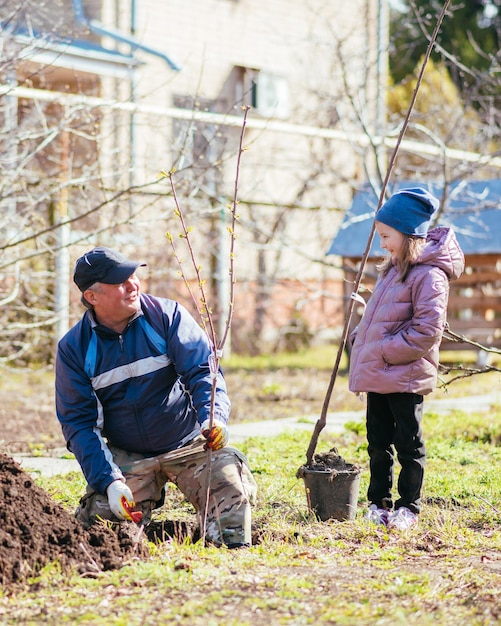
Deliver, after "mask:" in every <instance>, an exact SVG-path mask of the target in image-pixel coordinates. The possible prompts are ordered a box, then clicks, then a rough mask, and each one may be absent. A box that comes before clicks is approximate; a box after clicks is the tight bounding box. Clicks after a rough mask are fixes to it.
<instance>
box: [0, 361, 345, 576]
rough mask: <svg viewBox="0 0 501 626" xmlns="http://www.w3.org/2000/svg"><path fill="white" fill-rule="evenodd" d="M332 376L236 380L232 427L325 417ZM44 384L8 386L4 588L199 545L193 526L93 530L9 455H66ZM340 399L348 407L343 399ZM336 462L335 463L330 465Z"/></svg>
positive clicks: (2, 493) (0, 544)
mask: <svg viewBox="0 0 501 626" xmlns="http://www.w3.org/2000/svg"><path fill="white" fill-rule="evenodd" d="M27 376H28V377H29V376H30V375H29V374H27ZM328 376H329V374H328V373H325V372H318V371H312V372H302V373H298V372H296V371H290V370H280V371H275V372H263V373H261V372H255V373H247V372H234V373H229V374H228V375H227V382H228V388H229V391H230V395H231V397H232V404H233V409H232V421H233V422H238V421H243V420H245V421H255V420H263V419H275V418H282V417H290V416H293V415H308V414H319V413H320V409H321V405H322V401H323V396H324V393H325V389H326V388H327V383H328ZM44 380H46V379H43V380H40V379H38V378H36V377H33V378H30V379H29V380H28V379H27V380H25V381H24V382H23V381H20V382H19V388H17V389H11V388H9V389H6V388H5V387H3V386H1V387H0V443H1V444H2V445H3V451H4V452H3V453H0V583H2V584H3V585H4V586H9V585H14V584H19V583H22V582H24V581H27V579H28V578H31V577H34V576H36V575H37V573H38V572H40V570H41V569H42V568H43V567H44V566H45V565H47V564H49V563H52V562H57V563H59V565H60V567H61V569H62V571H64V572H69V571H77V572H79V573H80V574H81V575H85V576H95V575H98V574H99V572H102V571H106V570H111V569H117V568H120V567H122V566H123V565H124V564H125V563H126V562H127V561H129V560H130V559H132V558H147V556H148V553H149V551H148V548H147V543H146V541H145V538H147V539H148V540H150V541H153V542H161V541H164V540H165V539H167V538H170V537H174V538H176V539H178V540H180V541H183V540H184V539H185V538H186V537H191V539H192V540H194V541H195V540H197V539H198V536H197V533H198V529H197V528H193V527H192V526H190V525H189V524H186V523H185V522H172V521H163V522H159V523H152V524H150V526H149V527H147V528H146V529H144V530H141V529H140V528H139V527H138V526H136V525H135V524H132V523H122V524H116V525H113V526H110V525H105V524H102V525H95V526H93V527H92V528H91V529H90V530H85V529H84V528H83V527H82V526H81V524H80V523H79V522H77V520H76V519H75V518H74V517H73V515H72V514H71V513H68V512H67V511H66V510H65V509H63V508H62V507H61V506H60V505H59V504H57V503H56V502H55V501H53V500H52V499H51V498H50V496H49V495H48V494H47V493H46V492H44V490H43V489H41V488H40V487H38V486H37V485H36V484H35V483H34V482H33V480H32V479H31V477H30V476H29V474H27V473H25V472H24V471H23V469H22V468H21V466H20V465H18V464H17V463H16V462H15V461H14V459H13V458H12V457H11V456H9V454H15V453H17V452H29V451H30V450H33V449H37V450H39V451H43V452H45V453H46V454H50V453H51V450H54V449H57V450H60V449H61V448H64V440H63V437H62V434H61V428H60V426H59V423H58V421H57V418H56V415H55V408H54V389H53V385H47V384H46V382H44ZM342 395H343V396H344V394H342ZM337 400H338V401H340V402H342V401H343V400H342V398H341V397H338V398H337ZM331 456H332V455H331ZM319 457H320V455H316V459H317V458H319ZM328 462H332V459H331V460H330V461H329V460H328V459H327V458H326V459H324V463H328Z"/></svg>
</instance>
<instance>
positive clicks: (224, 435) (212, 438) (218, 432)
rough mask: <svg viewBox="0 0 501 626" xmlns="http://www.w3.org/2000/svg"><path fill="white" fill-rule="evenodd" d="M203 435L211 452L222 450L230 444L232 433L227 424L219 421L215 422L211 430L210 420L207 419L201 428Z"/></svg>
mask: <svg viewBox="0 0 501 626" xmlns="http://www.w3.org/2000/svg"><path fill="white" fill-rule="evenodd" d="M200 429H201V430H202V435H203V436H204V437H205V438H206V439H207V444H206V446H207V447H208V448H210V449H211V450H220V449H221V448H224V446H225V445H226V444H227V443H228V440H229V438H230V433H229V432H228V428H227V427H226V424H224V423H223V422H220V421H219V420H213V422H212V428H210V420H209V419H206V420H205V422H204V423H203V424H202V425H201V426H200Z"/></svg>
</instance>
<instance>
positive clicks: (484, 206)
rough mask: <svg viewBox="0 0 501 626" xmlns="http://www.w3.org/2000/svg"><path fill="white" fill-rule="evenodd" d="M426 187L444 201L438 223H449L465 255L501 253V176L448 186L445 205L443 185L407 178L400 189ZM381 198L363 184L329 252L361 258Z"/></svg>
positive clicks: (374, 251) (375, 249)
mask: <svg viewBox="0 0 501 626" xmlns="http://www.w3.org/2000/svg"><path fill="white" fill-rule="evenodd" d="M409 187H423V188H425V189H428V191H430V192H431V193H433V194H434V195H435V196H436V197H437V198H439V199H440V200H441V208H440V212H439V218H438V221H437V223H436V224H434V225H435V226H450V227H452V228H453V229H454V231H455V233H456V237H457V240H458V242H459V245H460V246H461V248H462V250H463V252H464V254H501V237H500V232H501V179H499V180H498V179H495V180H483V181H482V180H479V181H471V182H466V181H458V182H457V183H454V184H452V185H450V186H448V187H447V199H446V202H445V206H442V204H443V186H441V185H438V184H423V183H418V182H415V181H405V182H402V183H399V184H398V185H395V186H394V187H393V189H392V193H393V192H395V191H397V190H398V189H404V188H409ZM378 201H379V197H378V196H377V195H376V193H375V192H374V191H373V190H372V189H371V188H370V187H369V185H366V186H364V187H363V188H362V189H361V190H360V191H359V192H357V193H356V195H355V196H354V198H353V202H352V205H351V207H350V208H349V209H348V210H347V212H346V214H345V216H344V219H343V222H342V224H341V226H340V228H339V231H338V232H337V234H336V236H335V237H334V239H333V241H332V243H331V245H330V247H329V249H328V250H327V253H326V254H337V255H339V256H343V257H355V258H356V257H361V256H362V255H363V253H364V251H365V248H366V246H367V242H368V240H369V235H370V232H371V229H372V224H373V221H374V216H375V212H376V208H377V205H378ZM383 255H384V252H383V250H382V249H381V248H380V247H379V237H377V236H376V237H374V241H373V243H372V247H371V252H370V256H371V257H380V256H383Z"/></svg>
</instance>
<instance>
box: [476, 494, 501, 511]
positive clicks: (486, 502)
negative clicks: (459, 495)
mask: <svg viewBox="0 0 501 626" xmlns="http://www.w3.org/2000/svg"><path fill="white" fill-rule="evenodd" d="M475 498H478V499H479V500H482V502H485V504H487V505H488V506H490V507H491V509H493V510H494V511H496V513H501V511H500V510H499V509H497V508H496V507H495V506H494V505H492V504H491V503H490V502H489V501H488V500H486V499H485V498H482V496H475Z"/></svg>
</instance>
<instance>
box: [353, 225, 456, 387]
mask: <svg viewBox="0 0 501 626" xmlns="http://www.w3.org/2000/svg"><path fill="white" fill-rule="evenodd" d="M463 270H464V256H463V252H462V251H461V248H460V247H459V245H458V243H457V241H456V237H455V235H454V232H453V231H452V229H450V228H434V229H433V230H430V231H429V233H428V236H427V245H426V246H425V247H424V249H423V251H422V254H421V255H420V257H419V260H418V262H417V264H416V265H414V266H413V267H412V268H411V270H410V272H409V274H408V275H407V278H406V279H405V282H403V283H402V282H401V281H400V280H399V276H398V272H397V270H396V268H395V267H393V268H392V269H391V270H390V271H389V272H388V274H387V275H386V276H384V277H383V276H379V278H378V280H377V282H376V286H375V287H374V292H373V294H372V296H371V298H370V300H369V302H368V304H367V308H366V311H365V313H364V316H363V318H362V320H361V322H360V324H359V325H358V327H357V329H355V331H354V333H353V335H352V339H353V338H354V343H353V348H352V352H351V358H350V390H351V391H354V392H366V391H374V392H377V393H417V394H421V395H425V394H427V393H430V392H431V391H433V389H434V388H435V386H436V384H437V368H438V358H439V346H440V342H441V339H442V333H443V330H444V326H445V322H446V314H447V301H448V297H449V282H450V281H453V280H456V279H457V278H459V276H461V274H462V272H463Z"/></svg>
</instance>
